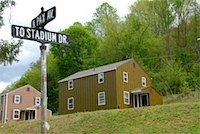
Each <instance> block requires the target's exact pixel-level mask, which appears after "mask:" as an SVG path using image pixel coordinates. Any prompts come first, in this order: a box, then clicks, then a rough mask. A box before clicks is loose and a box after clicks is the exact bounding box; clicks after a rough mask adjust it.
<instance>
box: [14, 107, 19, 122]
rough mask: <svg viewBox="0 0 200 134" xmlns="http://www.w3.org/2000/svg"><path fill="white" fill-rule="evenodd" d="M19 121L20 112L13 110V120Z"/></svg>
mask: <svg viewBox="0 0 200 134" xmlns="http://www.w3.org/2000/svg"><path fill="white" fill-rule="evenodd" d="M19 119H20V110H19V109H13V120H19Z"/></svg>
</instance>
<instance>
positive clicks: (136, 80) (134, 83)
mask: <svg viewBox="0 0 200 134" xmlns="http://www.w3.org/2000/svg"><path fill="white" fill-rule="evenodd" d="M123 72H127V73H128V83H125V82H123ZM116 76H117V77H116V81H117V82H116V84H117V104H118V106H119V107H120V108H130V107H133V104H132V100H130V105H126V104H124V96H123V95H124V94H123V91H129V92H130V94H131V91H133V90H134V89H136V88H138V87H142V83H141V77H145V78H146V85H147V86H150V85H151V77H150V76H149V75H148V74H147V73H146V72H145V71H144V70H143V69H142V68H141V67H140V65H139V64H137V62H135V61H134V60H130V61H128V62H127V63H125V64H123V65H121V66H120V67H118V68H117V72H116ZM130 99H131V98H130Z"/></svg>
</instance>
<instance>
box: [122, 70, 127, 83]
mask: <svg viewBox="0 0 200 134" xmlns="http://www.w3.org/2000/svg"><path fill="white" fill-rule="evenodd" d="M125 78H126V79H125ZM123 82H125V83H128V73H127V72H123Z"/></svg>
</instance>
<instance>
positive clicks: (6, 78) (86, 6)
mask: <svg viewBox="0 0 200 134" xmlns="http://www.w3.org/2000/svg"><path fill="white" fill-rule="evenodd" d="M135 1H136V0H56V1H55V0H15V2H16V6H15V7H12V9H10V8H8V9H7V10H6V11H5V12H4V23H5V26H3V27H2V28H1V29H0V39H8V40H9V39H11V38H12V37H11V25H12V24H15V25H21V26H27V27H30V26H31V20H32V19H33V18H35V17H36V16H38V15H39V13H40V12H41V7H42V6H43V7H44V10H45V11H46V10H48V9H49V8H51V7H53V6H56V18H55V19H54V20H53V21H51V22H50V23H48V24H47V25H46V26H45V29H47V30H49V31H55V32H58V31H59V30H63V29H65V28H68V27H69V26H71V25H73V23H74V22H81V23H82V24H84V23H85V22H87V21H91V20H92V17H93V13H95V12H96V8H98V7H99V6H100V5H101V4H102V3H103V2H108V3H109V4H110V5H111V6H113V7H114V8H116V9H117V14H118V15H119V16H120V17H123V16H125V15H127V14H128V13H129V7H130V6H131V5H132V4H134V2H135ZM10 18H11V20H10ZM9 20H10V21H9ZM23 41H24V43H23V46H22V48H21V53H20V55H19V57H18V59H19V60H20V61H19V62H15V63H13V64H12V65H8V66H5V67H4V66H3V65H0V92H1V91H3V90H4V89H5V88H6V86H8V85H10V84H11V83H12V82H14V81H16V80H17V79H19V78H20V77H21V76H22V75H23V74H24V73H25V72H26V71H27V70H28V69H29V65H30V63H31V62H34V61H36V60H38V59H39V58H40V49H39V46H40V44H39V43H37V42H35V41H27V40H23ZM47 46H48V45H47Z"/></svg>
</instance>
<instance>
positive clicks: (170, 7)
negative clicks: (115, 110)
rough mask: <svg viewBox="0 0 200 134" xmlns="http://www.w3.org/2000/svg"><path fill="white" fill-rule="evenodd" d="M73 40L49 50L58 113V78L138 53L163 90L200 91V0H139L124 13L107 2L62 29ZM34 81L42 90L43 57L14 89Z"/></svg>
mask: <svg viewBox="0 0 200 134" xmlns="http://www.w3.org/2000/svg"><path fill="white" fill-rule="evenodd" d="M61 33H67V34H69V35H70V37H71V38H70V39H71V45H70V46H64V45H55V44H51V48H50V50H49V52H48V54H47V78H48V80H47V81H48V83H47V86H48V88H47V89H48V108H49V109H51V110H52V111H53V112H57V108H58V81H59V80H60V79H63V78H65V77H67V76H69V75H71V74H73V73H76V72H77V71H81V70H85V69H89V68H93V67H97V66H101V65H105V64H108V63H113V62H117V61H121V60H125V59H128V58H134V59H135V60H136V61H137V62H138V63H139V64H140V65H141V66H142V67H143V68H144V69H145V70H146V71H147V72H148V73H149V74H150V75H151V77H152V78H153V87H154V88H155V89H156V90H157V91H158V92H159V93H160V94H162V95H164V96H165V95H169V94H179V93H188V92H190V91H194V90H200V41H198V40H197V38H198V37H200V4H199V3H197V1H196V0H138V1H137V2H135V3H134V4H133V5H131V7H130V12H129V14H127V15H126V16H125V17H123V18H120V17H119V16H118V15H117V10H116V9H115V8H114V7H112V6H111V5H109V4H108V3H103V4H102V5H101V6H99V7H98V8H97V9H96V12H95V13H94V14H93V19H92V20H91V21H89V22H86V23H85V24H81V23H79V22H75V23H74V24H73V25H72V26H70V27H68V28H66V29H65V30H63V31H61ZM26 84H30V85H32V86H33V87H35V88H36V89H38V90H40V88H41V86H40V61H39V59H38V61H36V62H34V63H32V64H31V65H30V69H29V70H28V71H27V72H26V73H25V74H24V75H23V76H22V77H21V78H20V79H19V80H17V81H16V82H14V83H12V84H11V85H10V86H8V87H7V88H6V91H8V90H12V89H15V88H18V87H21V86H24V85H26Z"/></svg>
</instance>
